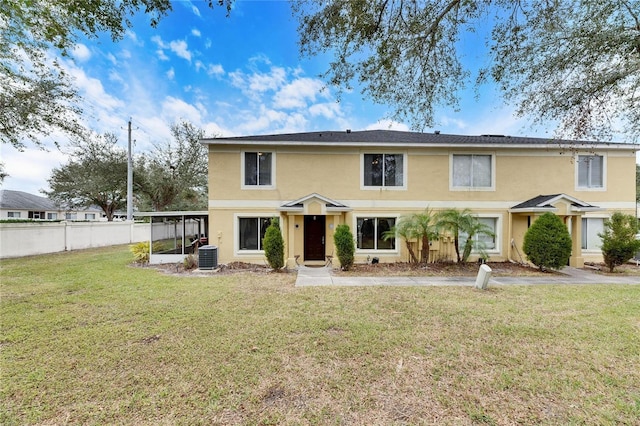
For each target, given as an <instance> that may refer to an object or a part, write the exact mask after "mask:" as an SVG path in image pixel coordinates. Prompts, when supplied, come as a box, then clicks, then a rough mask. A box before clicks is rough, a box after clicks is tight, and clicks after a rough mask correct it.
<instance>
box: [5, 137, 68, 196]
mask: <svg viewBox="0 0 640 426" xmlns="http://www.w3.org/2000/svg"><path fill="white" fill-rule="evenodd" d="M67 159H68V157H67V155H65V154H63V153H62V152H60V151H59V150H57V149H55V148H51V149H50V150H49V151H44V150H41V149H37V148H26V149H25V150H24V151H17V150H15V149H14V148H13V147H9V146H7V145H5V146H3V147H2V161H3V162H4V165H5V171H6V172H7V173H8V174H9V176H8V177H7V178H5V180H4V182H3V184H2V187H3V188H5V189H16V190H19V191H25V192H28V193H30V194H34V195H42V194H40V193H39V191H40V190H41V189H45V190H48V189H49V185H48V183H47V180H48V179H49V178H50V177H51V172H52V170H53V169H54V168H56V167H60V166H61V165H63V164H65V163H66V162H67Z"/></svg>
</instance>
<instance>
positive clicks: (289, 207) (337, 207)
mask: <svg viewBox="0 0 640 426" xmlns="http://www.w3.org/2000/svg"><path fill="white" fill-rule="evenodd" d="M312 200H317V201H319V202H320V203H323V204H324V205H325V206H326V209H327V211H335V212H346V211H351V208H350V207H348V206H346V205H344V204H342V203H340V202H338V201H334V200H332V199H330V198H327V197H324V196H322V195H320V194H316V193H315V192H314V193H313V194H309V195H306V196H304V197H302V198H299V199H297V200H294V201H291V202H288V203H285V204H283V205H282V206H280V207H279V208H278V210H280V211H291V212H295V211H303V210H304V205H305V204H306V203H308V202H309V201H312Z"/></svg>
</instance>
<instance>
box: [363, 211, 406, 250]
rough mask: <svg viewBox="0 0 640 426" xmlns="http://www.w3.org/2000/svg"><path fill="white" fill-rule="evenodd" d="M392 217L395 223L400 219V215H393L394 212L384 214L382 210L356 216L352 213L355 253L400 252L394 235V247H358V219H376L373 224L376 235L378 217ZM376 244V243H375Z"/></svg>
mask: <svg viewBox="0 0 640 426" xmlns="http://www.w3.org/2000/svg"><path fill="white" fill-rule="evenodd" d="M381 218H382V219H387V218H388V219H394V220H395V224H398V220H399V219H400V215H395V214H385V213H384V212H376V213H369V214H367V213H359V214H358V215H357V216H356V215H354V217H353V229H354V230H355V235H354V237H355V238H356V241H355V246H356V253H357V254H399V253H400V249H399V245H398V240H399V239H398V237H397V236H396V237H394V244H393V245H394V247H395V248H393V249H378V248H373V249H368V248H367V249H361V248H358V238H359V237H358V219H376V224H375V229H376V231H374V234H376V235H377V227H378V219H381ZM376 245H377V244H376Z"/></svg>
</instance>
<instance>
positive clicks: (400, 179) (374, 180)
mask: <svg viewBox="0 0 640 426" xmlns="http://www.w3.org/2000/svg"><path fill="white" fill-rule="evenodd" d="M363 160H364V181H363V182H364V186H404V155H402V154H364V159H363Z"/></svg>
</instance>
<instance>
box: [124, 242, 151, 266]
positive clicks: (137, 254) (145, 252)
mask: <svg viewBox="0 0 640 426" xmlns="http://www.w3.org/2000/svg"><path fill="white" fill-rule="evenodd" d="M129 250H131V253H133V259H134V261H135V262H136V263H143V264H145V263H149V241H142V242H139V243H136V244H133V245H131V246H129Z"/></svg>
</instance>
